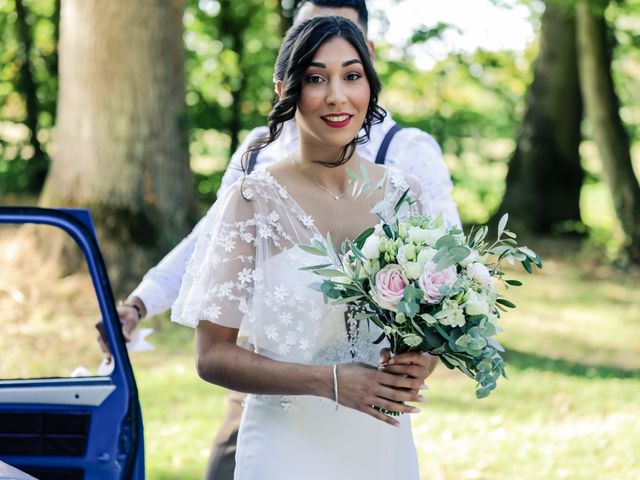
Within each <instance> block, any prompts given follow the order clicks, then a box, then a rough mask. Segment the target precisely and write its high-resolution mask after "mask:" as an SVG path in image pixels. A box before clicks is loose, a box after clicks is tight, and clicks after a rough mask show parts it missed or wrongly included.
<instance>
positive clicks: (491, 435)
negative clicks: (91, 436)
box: [134, 245, 640, 480]
mask: <svg viewBox="0 0 640 480" xmlns="http://www.w3.org/2000/svg"><path fill="white" fill-rule="evenodd" d="M544 249H545V246H543V250H544ZM546 249H547V250H549V253H545V257H546V262H545V268H544V270H543V271H542V272H540V273H536V275H534V276H529V275H517V278H520V279H521V280H523V281H524V282H526V287H524V288H520V289H517V288H514V289H511V290H510V292H509V293H510V298H511V299H512V300H513V301H514V302H515V303H516V304H517V305H518V308H517V309H516V310H514V311H513V312H510V313H509V315H507V316H505V317H504V318H503V321H502V325H503V327H504V329H505V332H504V333H503V334H502V335H501V340H502V342H503V343H504V344H505V346H506V347H507V349H508V351H509V354H508V362H509V368H508V373H509V379H508V380H504V379H503V380H501V381H500V382H499V386H498V389H497V391H495V392H494V393H493V394H492V395H491V396H490V397H489V398H487V399H484V400H476V399H475V397H474V395H473V385H472V382H471V381H470V380H469V379H467V378H466V377H464V376H462V375H461V374H458V373H456V372H450V371H448V370H447V369H446V368H444V367H442V366H440V367H439V368H438V369H437V370H436V372H435V374H434V375H433V376H432V377H431V378H430V379H429V382H428V383H429V386H430V389H429V393H428V397H429V399H428V402H427V403H426V405H425V406H424V408H423V412H422V413H420V414H418V415H416V416H415V417H414V422H413V425H414V433H415V438H416V442H417V445H418V449H419V452H420V463H421V470H422V478H424V479H431V480H444V479H447V480H460V479H487V480H489V479H491V480H500V479H505V480H507V479H508V480H516V479H522V480H534V479H535V480H538V479H541V478H544V479H549V480H550V479H571V480H581V479H584V480H587V479H588V480H592V479H596V478H597V479H611V480H627V479H628V480H631V479H640V455H638V453H637V452H640V422H638V419H640V295H638V289H639V288H640V277H639V276H638V274H622V273H616V272H612V271H610V270H608V269H605V268H602V267H598V266H595V265H590V264H589V263H586V262H585V260H584V259H583V257H581V256H579V255H574V254H572V253H571V248H570V247H569V246H567V245H563V246H560V247H558V246H548V245H547V246H546ZM149 323H151V324H152V325H153V326H155V327H156V328H157V329H158V332H157V333H156V334H154V335H153V336H152V338H153V337H155V338H153V341H154V342H155V345H156V347H157V348H156V350H155V351H153V352H145V353H139V354H134V365H135V370H136V378H137V381H138V384H139V388H140V395H141V399H142V405H143V414H144V419H145V427H146V432H145V439H146V451H147V470H148V477H149V478H153V479H175V478H180V479H185V480H186V479H198V478H200V477H201V475H202V472H203V469H204V465H205V462H206V458H207V455H208V452H209V446H210V443H211V440H212V438H213V436H214V432H215V430H216V426H217V425H218V422H219V421H220V419H221V417H222V414H223V411H224V391H223V390H222V389H220V388H217V387H214V386H210V385H207V384H205V383H204V382H202V381H201V380H199V379H198V378H197V377H196V375H195V372H194V367H193V355H192V352H193V339H192V332H191V331H189V330H187V329H185V328H182V327H178V326H168V322H167V321H166V319H155V320H151V321H150V322H149ZM372 461H375V459H372Z"/></svg>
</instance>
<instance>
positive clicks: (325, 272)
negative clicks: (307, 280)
mask: <svg viewBox="0 0 640 480" xmlns="http://www.w3.org/2000/svg"><path fill="white" fill-rule="evenodd" d="M313 273H315V274H317V275H322V276H323V277H346V276H347V275H345V273H344V272H341V271H340V270H335V269H333V268H319V269H317V270H315V271H314V272H313Z"/></svg>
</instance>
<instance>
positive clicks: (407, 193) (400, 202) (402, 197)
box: [393, 188, 410, 214]
mask: <svg viewBox="0 0 640 480" xmlns="http://www.w3.org/2000/svg"><path fill="white" fill-rule="evenodd" d="M409 190H410V189H409V188H407V189H406V190H405V191H404V193H403V194H402V195H401V196H400V199H399V200H398V202H397V203H396V206H395V207H393V213H394V214H397V213H398V211H399V210H400V208H401V207H402V204H403V203H404V201H405V199H406V198H407V195H409Z"/></svg>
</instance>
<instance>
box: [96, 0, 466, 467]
mask: <svg viewBox="0 0 640 480" xmlns="http://www.w3.org/2000/svg"><path fill="white" fill-rule="evenodd" d="M316 15H340V16H343V17H346V18H348V19H350V20H352V21H354V22H355V23H356V24H357V25H358V26H359V27H360V28H361V29H362V31H363V32H364V33H365V35H366V31H367V21H368V13H367V8H366V5H365V1H364V0H303V2H301V4H300V6H299V8H298V11H297V12H296V16H295V22H296V23H297V22H300V21H303V20H306V19H307V18H311V17H313V16H316ZM370 50H371V54H372V56H373V45H372V44H371V43H370ZM396 125H397V124H396V123H395V122H394V121H393V120H392V118H391V115H387V117H386V118H385V120H384V121H383V122H382V123H381V124H378V125H374V126H373V127H372V128H371V134H370V140H369V141H368V142H367V143H365V144H363V145H359V146H358V147H357V150H358V153H359V154H360V155H361V156H362V157H363V158H365V159H368V160H370V161H376V162H377V163H384V164H385V165H388V166H390V167H394V168H397V169H399V170H402V171H404V172H406V173H409V174H410V175H411V176H412V177H414V178H417V179H418V180H419V181H420V182H421V184H422V186H423V188H424V190H425V192H427V194H428V197H429V200H430V202H431V205H430V206H431V210H432V211H433V212H437V213H439V212H442V213H443V215H444V217H445V219H446V220H447V222H448V223H449V224H458V225H459V224H460V218H459V216H458V211H457V208H456V205H455V203H454V202H453V199H452V198H451V192H452V189H453V185H452V182H451V178H450V175H449V170H448V169H447V167H446V165H445V164H444V162H443V160H442V151H441V149H440V147H439V146H438V143H437V142H436V141H435V140H434V138H433V137H431V136H430V135H429V134H427V133H425V132H422V131H421V130H418V129H416V128H402V129H401V128H399V127H397V126H396ZM267 131H268V130H267V127H259V128H255V129H253V130H252V131H251V132H249V134H248V135H247V137H246V139H245V140H244V142H243V143H242V144H241V145H240V147H239V148H238V150H237V151H236V152H235V153H234V154H233V156H232V158H231V162H230V165H229V167H228V168H227V171H226V172H225V174H224V177H223V179H222V185H221V187H220V192H222V191H224V190H225V189H227V188H229V187H230V186H231V185H232V184H234V183H235V182H236V180H238V179H239V178H241V177H242V175H243V172H242V169H241V168H240V158H241V156H242V154H243V153H244V152H245V151H246V150H247V147H248V146H249V145H250V144H251V143H252V142H253V141H254V140H255V139H257V138H259V137H261V136H264V135H265V134H266V133H267ZM297 146H298V138H297V130H296V126H295V123H293V121H290V122H288V123H287V124H286V125H285V128H284V129H283V131H282V134H281V136H280V137H279V138H278V140H277V141H276V142H274V143H273V144H271V145H269V146H268V147H266V148H265V149H263V150H262V151H260V153H259V154H258V156H257V157H255V158H253V159H252V161H251V169H253V168H254V167H258V168H260V167H261V166H264V165H268V164H269V163H272V162H275V161H276V160H279V159H281V158H283V157H285V156H286V155H288V154H289V153H291V152H292V151H294V149H296V148H297ZM199 225H200V224H198V225H197V226H196V227H195V228H194V230H193V231H192V232H191V233H190V234H189V235H188V236H187V237H186V238H185V239H184V240H182V242H180V243H179V244H178V245H177V246H176V247H175V248H174V249H173V250H172V251H171V252H170V253H169V254H168V255H167V256H166V257H164V258H163V259H162V261H160V263H159V264H158V265H156V266H155V267H154V268H152V269H151V270H149V272H147V274H146V275H145V276H144V279H143V280H142V282H141V283H140V285H138V287H137V288H136V289H135V290H134V291H133V292H132V293H131V295H129V297H128V299H127V301H126V302H125V304H124V305H120V306H118V314H119V316H120V321H121V323H122V329H123V332H124V334H125V338H127V339H128V338H129V336H130V334H131V332H132V331H133V330H134V329H135V328H136V325H137V324H138V323H139V322H140V321H141V320H142V319H143V318H146V317H151V316H153V315H156V314H158V313H161V312H164V311H165V310H168V309H169V308H171V305H172V304H173V302H174V301H175V299H176V298H177V296H178V292H179V290H180V284H181V282H182V276H183V275H184V272H185V270H186V267H187V263H188V261H189V259H190V257H191V254H192V252H193V250H194V248H195V244H196V240H197V237H198V230H199ZM99 341H101V343H102V345H103V350H105V351H106V352H108V349H107V348H106V346H105V345H104V342H103V341H102V340H101V339H99ZM229 398H230V401H229V409H228V412H227V415H226V417H225V419H224V420H223V424H222V425H221V427H220V431H219V432H218V436H217V438H216V440H215V442H214V449H213V451H212V455H211V458H210V463H209V467H208V471H207V476H206V477H205V478H215V479H227V478H228V479H232V478H233V468H234V465H235V462H234V456H235V438H236V435H237V430H238V426H239V423H240V413H241V410H242V409H241V406H240V400H241V396H240V395H238V394H230V395H229Z"/></svg>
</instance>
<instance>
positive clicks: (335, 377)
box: [333, 364, 340, 411]
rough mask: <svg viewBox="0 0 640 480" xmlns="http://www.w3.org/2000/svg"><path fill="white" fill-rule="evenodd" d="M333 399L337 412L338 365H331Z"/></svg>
mask: <svg viewBox="0 0 640 480" xmlns="http://www.w3.org/2000/svg"><path fill="white" fill-rule="evenodd" d="M333 398H334V399H335V401H336V411H337V410H338V405H340V404H339V403H338V365H336V364H334V365H333Z"/></svg>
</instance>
